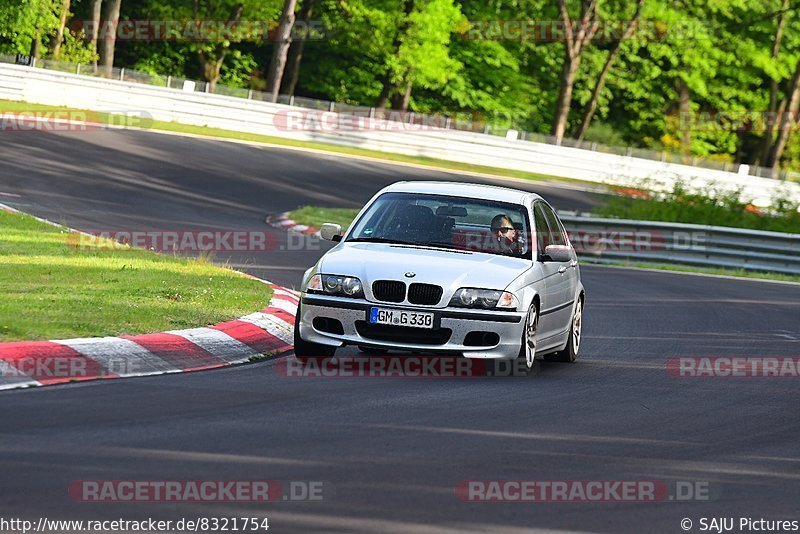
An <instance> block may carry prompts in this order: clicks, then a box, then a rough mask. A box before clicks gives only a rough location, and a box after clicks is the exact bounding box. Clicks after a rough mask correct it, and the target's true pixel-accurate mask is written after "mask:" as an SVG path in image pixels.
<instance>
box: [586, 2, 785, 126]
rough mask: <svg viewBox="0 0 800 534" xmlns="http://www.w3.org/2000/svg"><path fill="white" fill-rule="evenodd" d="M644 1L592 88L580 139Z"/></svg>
mask: <svg viewBox="0 0 800 534" xmlns="http://www.w3.org/2000/svg"><path fill="white" fill-rule="evenodd" d="M787 1H788V0H787ZM644 2H645V0H639V3H638V4H637V5H636V11H635V12H634V14H633V18H632V19H631V21H630V23H629V24H628V26H627V28H625V32H624V33H623V34H622V37H621V38H620V40H619V41H617V43H616V44H615V45H614V48H613V49H612V50H611V53H610V54H609V55H608V58H607V59H606V63H605V65H603V70H602V71H600V76H598V78H597V82H596V83H595V85H594V90H592V98H591V99H590V100H589V104H588V105H587V106H586V112H585V113H584V115H583V120H581V126H580V128H579V129H578V141H583V138H584V137H585V136H586V130H588V129H589V125H590V124H591V123H592V119H593V118H594V114H595V112H596V111H597V105H598V103H599V101H600V93H601V92H602V91H603V87H605V85H606V78H608V74H609V73H610V72H611V67H612V66H613V65H614V62H615V61H616V59H617V56H618V55H619V52H620V50H621V49H622V42H623V41H624V40H625V39H627V38H629V37H630V36H631V35H633V30H634V27H635V26H636V22H637V21H638V20H639V16H640V15H641V13H642V8H643V7H644Z"/></svg>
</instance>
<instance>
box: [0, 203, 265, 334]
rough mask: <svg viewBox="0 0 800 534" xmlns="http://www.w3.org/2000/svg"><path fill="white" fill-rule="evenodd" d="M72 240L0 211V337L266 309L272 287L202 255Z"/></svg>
mask: <svg viewBox="0 0 800 534" xmlns="http://www.w3.org/2000/svg"><path fill="white" fill-rule="evenodd" d="M75 243H77V240H75V239H74V236H73V238H72V239H71V238H70V233H69V231H68V230H67V229H66V228H58V227H54V226H51V225H48V224H45V223H42V222H40V221H38V220H36V219H34V218H33V217H30V216H28V215H22V214H11V213H7V212H4V211H0V287H2V288H3V298H2V299H1V300H0V342H6V341H23V340H24V341H32V340H41V339H63V338H71V337H95V336H114V335H120V334H140V333H147V332H158V331H162V330H172V329H180V328H190V327H196V326H202V325H206V324H213V323H217V322H220V321H225V320H230V319H233V318H235V317H239V316H242V315H246V314H248V313H252V312H254V311H257V310H260V309H263V308H264V306H266V304H267V303H268V302H269V299H270V297H271V294H272V290H271V289H270V288H269V287H268V286H266V285H265V284H262V283H260V282H258V281H256V280H251V279H248V278H245V277H243V276H241V275H239V274H237V273H235V272H234V271H232V270H230V269H226V268H224V267H218V266H215V265H212V264H210V263H208V262H207V261H204V260H200V259H191V258H182V257H173V256H166V255H161V254H156V253H155V252H149V251H146V250H137V249H132V248H128V247H123V246H121V245H118V244H116V243H114V242H112V241H108V240H102V241H100V240H98V241H97V242H96V243H92V244H89V245H86V246H84V244H83V243H82V246H81V247H80V248H78V247H77V246H76V245H75Z"/></svg>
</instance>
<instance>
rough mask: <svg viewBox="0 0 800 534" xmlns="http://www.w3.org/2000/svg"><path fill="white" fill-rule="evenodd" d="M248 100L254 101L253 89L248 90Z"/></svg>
mask: <svg viewBox="0 0 800 534" xmlns="http://www.w3.org/2000/svg"><path fill="white" fill-rule="evenodd" d="M247 100H253V88H252V87H251V88H249V89H247Z"/></svg>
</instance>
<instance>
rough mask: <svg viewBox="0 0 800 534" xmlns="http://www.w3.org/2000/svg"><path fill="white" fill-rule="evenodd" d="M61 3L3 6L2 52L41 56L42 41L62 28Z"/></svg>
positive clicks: (45, 0)
mask: <svg viewBox="0 0 800 534" xmlns="http://www.w3.org/2000/svg"><path fill="white" fill-rule="evenodd" d="M60 8H61V0H21V1H19V2H17V3H15V2H5V3H0V52H2V53H8V54H31V55H33V56H34V57H39V56H40V55H41V42H42V38H43V37H46V36H48V35H50V34H51V33H53V32H54V31H55V30H56V28H57V27H58V23H59V19H58V13H59V12H60Z"/></svg>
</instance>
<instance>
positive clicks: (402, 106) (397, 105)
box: [392, 73, 413, 111]
mask: <svg viewBox="0 0 800 534" xmlns="http://www.w3.org/2000/svg"><path fill="white" fill-rule="evenodd" d="M406 80H407V81H406V86H405V89H404V90H403V92H402V93H401V92H399V91H395V93H394V96H393V97H392V109H398V110H400V111H408V105H409V104H410V103H411V89H412V86H413V84H412V83H411V80H410V73H409V74H408V75H407V76H406Z"/></svg>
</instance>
